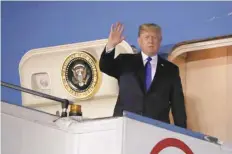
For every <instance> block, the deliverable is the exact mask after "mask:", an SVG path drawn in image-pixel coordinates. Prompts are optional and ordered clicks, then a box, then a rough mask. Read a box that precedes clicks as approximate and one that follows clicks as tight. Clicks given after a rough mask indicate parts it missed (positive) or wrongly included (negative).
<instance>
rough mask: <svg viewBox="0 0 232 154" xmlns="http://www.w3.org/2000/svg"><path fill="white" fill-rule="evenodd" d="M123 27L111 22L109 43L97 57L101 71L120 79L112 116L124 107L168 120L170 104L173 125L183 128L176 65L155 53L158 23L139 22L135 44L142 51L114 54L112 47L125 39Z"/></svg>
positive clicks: (160, 37) (181, 98)
mask: <svg viewBox="0 0 232 154" xmlns="http://www.w3.org/2000/svg"><path fill="white" fill-rule="evenodd" d="M123 30H124V26H123V25H122V24H121V23H116V24H114V25H112V26H111V31H110V34H109V38H108V43H107V45H106V47H105V48H104V51H103V53H102V55H101V58H100V69H101V71H102V72H104V73H106V74H108V75H109V76H112V77H115V78H116V79H117V80H118V83H119V95H118V99H117V102H116V105H115V109H114V116H121V115H122V113H123V110H126V111H130V112H133V113H137V114H140V115H142V116H146V117H149V118H153V119H156V120H160V121H163V122H166V123H170V119H169V112H170V108H171V109H172V114H173V119H174V123H175V125H177V126H180V127H183V128H186V119H187V118H186V112H185V104H184V95H183V90H182V84H181V80H180V76H179V68H178V67H177V66H176V65H174V64H173V63H171V62H169V61H167V60H165V59H162V58H161V57H160V56H159V55H158V54H157V53H158V50H159V48H160V43H161V40H162V34H161V28H160V26H158V25H156V24H153V23H148V24H143V25H141V26H140V27H139V33H138V44H139V46H140V48H141V50H142V51H141V52H140V53H137V54H120V55H119V56H117V57H116V58H114V55H115V47H116V46H117V45H118V44H119V43H121V42H122V41H123V40H124V36H123V35H122V33H123Z"/></svg>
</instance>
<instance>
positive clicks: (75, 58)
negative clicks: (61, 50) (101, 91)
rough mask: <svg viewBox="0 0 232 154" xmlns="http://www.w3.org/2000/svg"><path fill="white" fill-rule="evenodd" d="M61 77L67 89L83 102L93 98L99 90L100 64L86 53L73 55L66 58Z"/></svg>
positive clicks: (80, 52) (81, 52)
mask: <svg viewBox="0 0 232 154" xmlns="http://www.w3.org/2000/svg"><path fill="white" fill-rule="evenodd" d="M61 76H62V81H63V84H64V87H65V89H66V90H67V91H68V92H69V93H70V94H71V95H73V96H74V97H76V98H78V99H81V100H85V99H88V98H90V97H92V96H93V95H94V94H95V93H96V92H97V90H98V88H99V84H100V69H99V65H98V62H97V60H96V59H95V58H94V57H93V56H92V55H90V54H89V53H87V52H85V51H79V52H76V53H73V54H71V55H69V56H68V57H67V58H66V60H65V61H64V64H63V67H62V72H61Z"/></svg>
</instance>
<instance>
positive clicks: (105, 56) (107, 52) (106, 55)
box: [99, 22, 125, 78]
mask: <svg viewBox="0 0 232 154" xmlns="http://www.w3.org/2000/svg"><path fill="white" fill-rule="evenodd" d="M123 30H124V26H123V25H122V24H121V23H119V22H117V23H116V24H113V25H112V26H111V30H110V34H109V38H108V42H107V45H106V47H105V48H104V50H103V52H102V54H101V58H100V64H99V65H100V70H101V71H102V72H104V73H106V74H108V75H110V76H113V77H115V78H118V77H119V75H120V59H121V55H119V56H118V57H117V58H114V56H115V47H116V46H117V45H118V44H119V43H121V42H122V41H123V40H124V39H125V38H124V36H123V35H122V33H123Z"/></svg>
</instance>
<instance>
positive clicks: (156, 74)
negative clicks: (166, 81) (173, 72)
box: [148, 55, 164, 92]
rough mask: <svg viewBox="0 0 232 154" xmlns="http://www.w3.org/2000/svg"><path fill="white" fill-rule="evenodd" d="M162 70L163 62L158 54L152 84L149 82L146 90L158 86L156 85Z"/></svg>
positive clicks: (158, 82) (152, 89)
mask: <svg viewBox="0 0 232 154" xmlns="http://www.w3.org/2000/svg"><path fill="white" fill-rule="evenodd" d="M163 70H164V64H163V62H162V59H161V58H160V56H159V55H158V62H157V67H156V72H155V76H154V78H153V80H152V84H151V87H150V89H149V90H148V92H151V91H154V90H155V89H156V87H159V86H158V85H159V84H160V82H161V80H160V79H161V78H162V75H163Z"/></svg>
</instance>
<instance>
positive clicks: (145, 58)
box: [141, 51, 158, 80]
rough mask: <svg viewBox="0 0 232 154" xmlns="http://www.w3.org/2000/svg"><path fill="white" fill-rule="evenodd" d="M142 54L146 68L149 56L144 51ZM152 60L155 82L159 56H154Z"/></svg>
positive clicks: (152, 73) (152, 72)
mask: <svg viewBox="0 0 232 154" xmlns="http://www.w3.org/2000/svg"><path fill="white" fill-rule="evenodd" d="M141 53H142V58H143V64H144V66H145V65H146V63H147V57H148V56H147V55H146V54H145V53H144V52H143V51H141ZM151 59H152V60H151V61H150V63H151V75H152V77H151V79H152V80H153V79H154V76H155V73H156V67H157V62H158V57H157V55H155V56H152V57H151Z"/></svg>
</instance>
